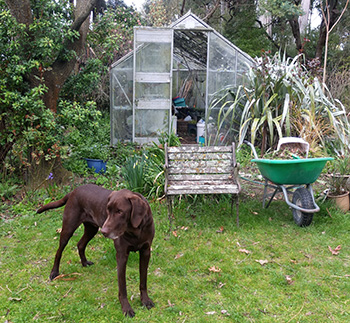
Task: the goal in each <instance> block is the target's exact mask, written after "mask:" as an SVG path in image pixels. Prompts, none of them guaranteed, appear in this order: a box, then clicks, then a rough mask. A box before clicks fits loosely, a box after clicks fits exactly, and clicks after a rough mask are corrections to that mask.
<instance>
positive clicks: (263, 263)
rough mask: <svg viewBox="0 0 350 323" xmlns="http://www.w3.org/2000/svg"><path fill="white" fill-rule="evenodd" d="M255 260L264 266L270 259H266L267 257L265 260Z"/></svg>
mask: <svg viewBox="0 0 350 323" xmlns="http://www.w3.org/2000/svg"><path fill="white" fill-rule="evenodd" d="M255 261H256V262H258V263H259V264H260V265H261V266H264V265H266V264H268V263H269V261H268V260H266V259H264V260H255Z"/></svg>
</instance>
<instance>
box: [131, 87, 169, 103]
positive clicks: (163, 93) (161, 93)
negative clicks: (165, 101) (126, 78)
mask: <svg viewBox="0 0 350 323" xmlns="http://www.w3.org/2000/svg"><path fill="white" fill-rule="evenodd" d="M169 91H170V83H136V84H135V96H136V97H137V98H138V99H142V100H156V99H162V98H169ZM153 108H154V107H153Z"/></svg>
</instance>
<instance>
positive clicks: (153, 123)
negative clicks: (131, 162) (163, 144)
mask: <svg viewBox="0 0 350 323" xmlns="http://www.w3.org/2000/svg"><path fill="white" fill-rule="evenodd" d="M168 129H169V110H168V109H167V110H136V111H135V137H155V138H156V137H158V136H159V134H160V133H161V132H167V131H168Z"/></svg>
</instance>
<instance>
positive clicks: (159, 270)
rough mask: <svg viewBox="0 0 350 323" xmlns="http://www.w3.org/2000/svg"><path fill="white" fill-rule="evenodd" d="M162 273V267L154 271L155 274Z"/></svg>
mask: <svg viewBox="0 0 350 323" xmlns="http://www.w3.org/2000/svg"><path fill="white" fill-rule="evenodd" d="M161 274H162V271H161V269H160V268H157V269H156V270H155V271H154V275H155V276H160V275H161Z"/></svg>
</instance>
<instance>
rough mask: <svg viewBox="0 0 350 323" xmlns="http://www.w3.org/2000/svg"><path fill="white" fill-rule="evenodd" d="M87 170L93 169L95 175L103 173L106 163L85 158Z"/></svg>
mask: <svg viewBox="0 0 350 323" xmlns="http://www.w3.org/2000/svg"><path fill="white" fill-rule="evenodd" d="M85 160H86V162H87V165H88V167H89V168H91V169H93V170H94V172H95V173H101V172H102V173H104V172H105V171H106V164H107V163H106V162H104V161H103V160H102V159H91V158H85Z"/></svg>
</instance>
